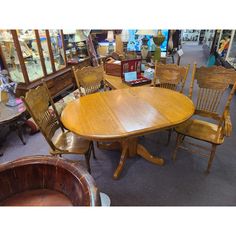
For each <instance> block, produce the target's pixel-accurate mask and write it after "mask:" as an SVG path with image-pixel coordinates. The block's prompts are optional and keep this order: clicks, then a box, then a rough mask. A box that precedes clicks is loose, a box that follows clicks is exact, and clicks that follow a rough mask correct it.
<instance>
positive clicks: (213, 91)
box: [189, 64, 236, 124]
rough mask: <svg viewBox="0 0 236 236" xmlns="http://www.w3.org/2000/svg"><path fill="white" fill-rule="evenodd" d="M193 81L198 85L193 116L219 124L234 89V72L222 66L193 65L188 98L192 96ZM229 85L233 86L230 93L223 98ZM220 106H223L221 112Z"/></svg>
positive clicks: (235, 86) (235, 74)
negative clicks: (215, 121)
mask: <svg viewBox="0 0 236 236" xmlns="http://www.w3.org/2000/svg"><path fill="white" fill-rule="evenodd" d="M194 80H195V81H196V82H197V85H198V91H197V101H196V105H195V114H197V115H201V116H204V117H209V118H212V119H214V120H217V121H220V123H219V124H221V123H222V121H223V115H224V113H225V112H226V111H229V108H230V103H231V100H232V98H233V94H234V92H235V89H236V71H235V70H234V69H226V68H225V67H222V66H212V67H200V68H197V66H196V64H194V68H193V74H192V81H191V84H190V90H189V97H190V98H192V96H193V86H194ZM229 85H233V86H232V89H231V92H230V93H229V95H228V96H227V95H226V96H224V94H225V93H227V92H226V90H227V88H228V87H229ZM223 98H225V99H223ZM220 104H222V105H223V109H221V111H220V108H219V105H220Z"/></svg>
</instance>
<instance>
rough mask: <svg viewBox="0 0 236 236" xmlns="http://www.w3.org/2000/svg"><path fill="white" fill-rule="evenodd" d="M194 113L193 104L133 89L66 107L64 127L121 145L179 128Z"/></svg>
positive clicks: (159, 91)
mask: <svg viewBox="0 0 236 236" xmlns="http://www.w3.org/2000/svg"><path fill="white" fill-rule="evenodd" d="M193 113H194V105H193V103H192V101H191V100H190V99H189V98H187V97H186V96H185V95H183V94H180V93H178V92H175V91H172V90H169V89H163V88H157V87H143V86H142V87H130V88H127V89H119V90H112V91H106V92H100V93H94V94H91V95H87V96H84V97H81V98H80V99H77V100H75V101H72V102H70V103H68V104H67V106H66V107H65V109H64V110H63V112H62V115H61V120H62V123H63V124H64V126H65V127H66V128H67V129H69V130H71V131H72V132H74V133H76V134H78V135H80V136H82V137H84V138H87V139H90V140H97V141H106V140H107V141H108V140H109V141H118V140H122V139H124V138H128V137H138V136H140V135H143V134H146V133H151V132H154V131H157V130H161V129H166V128H170V127H173V126H176V125H177V124H180V123H182V122H184V121H185V120H187V119H189V118H190V117H191V116H192V115H193Z"/></svg>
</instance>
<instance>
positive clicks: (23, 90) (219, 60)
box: [0, 29, 236, 206]
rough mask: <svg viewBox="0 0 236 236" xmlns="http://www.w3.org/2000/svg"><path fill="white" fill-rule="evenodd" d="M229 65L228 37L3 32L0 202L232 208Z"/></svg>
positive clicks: (232, 53) (231, 40) (234, 115)
mask: <svg viewBox="0 0 236 236" xmlns="http://www.w3.org/2000/svg"><path fill="white" fill-rule="evenodd" d="M235 69H236V32H235V30H225V29H220V30H219V29H218V30H211V29H204V30H194V29H186V30H178V29H152V30H141V29H106V30H102V29H101V30H83V29H75V30H66V29H45V30H42V29H24V30H23V29H11V30H8V29H2V30H0V205H1V206H235V205H236V198H235V196H236V185H235V179H236V171H235V167H236V152H235V143H236V129H235V127H236V112H235V111H236V96H235V90H236V71H235Z"/></svg>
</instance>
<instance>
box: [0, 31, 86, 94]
mask: <svg viewBox="0 0 236 236" xmlns="http://www.w3.org/2000/svg"><path fill="white" fill-rule="evenodd" d="M0 57H1V59H2V63H3V65H4V68H5V69H7V70H8V73H9V75H10V77H11V80H12V81H15V82H17V83H18V86H17V95H18V96H20V95H24V94H25V92H26V91H27V90H29V89H30V88H34V87H36V86H38V85H40V84H41V83H42V79H44V80H46V83H47V85H48V87H49V89H50V92H51V94H52V96H54V97H55V96H57V95H59V94H60V93H61V92H63V91H64V90H66V89H68V88H70V87H72V86H73V83H74V78H73V74H72V71H71V65H70V64H68V61H67V57H66V52H65V43H64V35H63V31H62V30H53V29H51V30H0ZM75 65H76V66H81V67H82V66H85V65H90V59H89V58H87V59H86V60H83V61H81V62H78V63H76V64H75Z"/></svg>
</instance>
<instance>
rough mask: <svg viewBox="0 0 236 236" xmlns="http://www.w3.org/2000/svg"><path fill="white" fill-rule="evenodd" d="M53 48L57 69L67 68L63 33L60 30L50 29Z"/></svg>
mask: <svg viewBox="0 0 236 236" xmlns="http://www.w3.org/2000/svg"><path fill="white" fill-rule="evenodd" d="M49 34H50V40H51V48H52V52H53V58H54V64H55V68H56V70H60V69H63V68H65V66H66V60H65V54H64V48H63V42H62V40H63V39H62V35H61V31H60V30H49Z"/></svg>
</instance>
